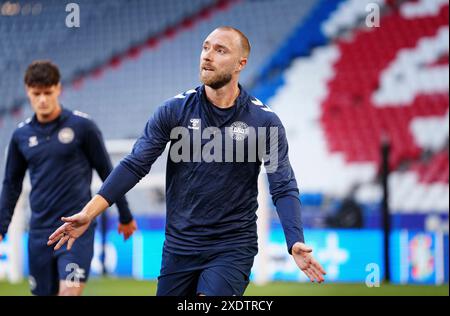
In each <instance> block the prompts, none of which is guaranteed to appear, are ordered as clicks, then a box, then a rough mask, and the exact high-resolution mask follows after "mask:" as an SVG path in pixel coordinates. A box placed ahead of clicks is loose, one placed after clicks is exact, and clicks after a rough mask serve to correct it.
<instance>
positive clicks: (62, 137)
mask: <svg viewBox="0 0 450 316" xmlns="http://www.w3.org/2000/svg"><path fill="white" fill-rule="evenodd" d="M74 138H75V133H74V131H73V129H71V128H70V127H66V128H63V129H62V130H60V131H59V133H58V140H59V141H60V142H61V143H62V144H70V143H71V142H73V139H74Z"/></svg>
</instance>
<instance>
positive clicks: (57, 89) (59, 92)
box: [56, 82, 62, 96]
mask: <svg viewBox="0 0 450 316" xmlns="http://www.w3.org/2000/svg"><path fill="white" fill-rule="evenodd" d="M61 91H62V85H61V82H59V83H58V84H57V85H56V94H57V95H58V96H59V95H60V94H61Z"/></svg>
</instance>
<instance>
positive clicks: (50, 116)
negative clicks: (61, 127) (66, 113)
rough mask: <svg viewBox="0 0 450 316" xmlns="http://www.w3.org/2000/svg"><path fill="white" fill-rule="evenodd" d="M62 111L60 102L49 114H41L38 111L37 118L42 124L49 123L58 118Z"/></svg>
mask: <svg viewBox="0 0 450 316" xmlns="http://www.w3.org/2000/svg"><path fill="white" fill-rule="evenodd" d="M61 112H62V108H61V105H59V104H58V106H57V107H56V108H55V110H54V111H53V112H52V113H50V114H48V115H40V114H38V113H36V119H37V121H38V122H39V123H41V124H45V123H49V122H52V121H54V120H56V119H57V118H58V117H59V116H60V115H61Z"/></svg>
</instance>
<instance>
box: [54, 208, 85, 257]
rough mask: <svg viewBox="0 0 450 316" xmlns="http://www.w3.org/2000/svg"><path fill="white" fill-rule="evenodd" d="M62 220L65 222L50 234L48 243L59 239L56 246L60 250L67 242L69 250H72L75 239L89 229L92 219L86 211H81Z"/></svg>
mask: <svg viewBox="0 0 450 316" xmlns="http://www.w3.org/2000/svg"><path fill="white" fill-rule="evenodd" d="M61 220H62V221H63V222H65V223H64V224H63V225H61V226H60V227H59V228H58V229H57V230H55V231H54V232H53V234H51V235H50V237H49V238H48V242H47V245H48V246H50V245H53V244H54V243H55V242H57V241H58V243H57V244H56V246H55V248H54V249H55V250H58V249H59V248H61V246H62V245H64V244H65V243H66V242H67V250H70V249H71V248H72V245H73V243H74V242H75V240H76V239H77V238H78V237H80V236H81V235H83V234H84V232H85V231H86V230H87V229H88V227H89V225H90V224H91V219H90V218H89V216H88V215H87V214H86V213H84V212H80V213H78V214H75V215H73V216H70V217H63V218H61Z"/></svg>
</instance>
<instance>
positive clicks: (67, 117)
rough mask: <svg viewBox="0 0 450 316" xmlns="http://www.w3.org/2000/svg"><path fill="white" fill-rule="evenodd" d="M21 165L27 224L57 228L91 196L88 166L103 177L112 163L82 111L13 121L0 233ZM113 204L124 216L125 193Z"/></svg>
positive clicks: (19, 186) (16, 188) (19, 181)
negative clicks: (41, 119) (42, 120)
mask: <svg viewBox="0 0 450 316" xmlns="http://www.w3.org/2000/svg"><path fill="white" fill-rule="evenodd" d="M27 169H28V170H29V174H30V180H31V187H32V189H31V193H30V206H31V211H32V212H31V220H30V229H31V230H39V229H54V228H57V227H59V226H60V225H61V224H62V222H61V217H62V216H70V215H73V214H75V213H77V212H79V211H80V210H81V209H82V208H83V207H84V205H85V204H86V203H87V202H89V200H90V199H91V190H90V189H91V181H92V169H95V170H96V171H97V173H98V174H99V176H100V178H101V179H102V180H105V179H106V178H107V176H108V175H109V173H110V172H111V170H112V164H111V160H110V158H109V156H108V153H107V151H106V148H105V145H104V142H103V139H102V135H101V132H100V130H99V129H98V127H97V126H96V124H95V123H94V122H93V121H92V120H91V119H89V117H88V116H87V115H86V114H84V113H81V112H77V111H74V112H71V111H68V110H66V109H63V110H62V112H61V115H60V116H59V117H58V118H57V119H55V120H54V121H52V122H49V123H45V124H42V123H40V122H39V121H38V120H37V118H36V115H34V116H33V118H30V119H28V120H27V121H25V122H23V123H21V124H19V127H18V128H17V129H16V130H15V131H14V133H13V135H12V138H11V141H10V144H9V147H8V156H7V162H6V169H5V177H4V180H3V187H2V191H1V196H0V234H1V235H5V234H6V232H7V230H8V226H9V223H10V222H11V218H12V215H13V212H14V208H15V206H16V203H17V200H18V198H19V196H20V193H21V191H22V183H23V179H24V176H25V172H26V170H27ZM117 205H118V209H119V220H120V222H121V223H128V222H130V221H131V220H132V215H131V212H130V210H129V207H128V203H127V200H126V199H125V197H120V198H118V199H117Z"/></svg>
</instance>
